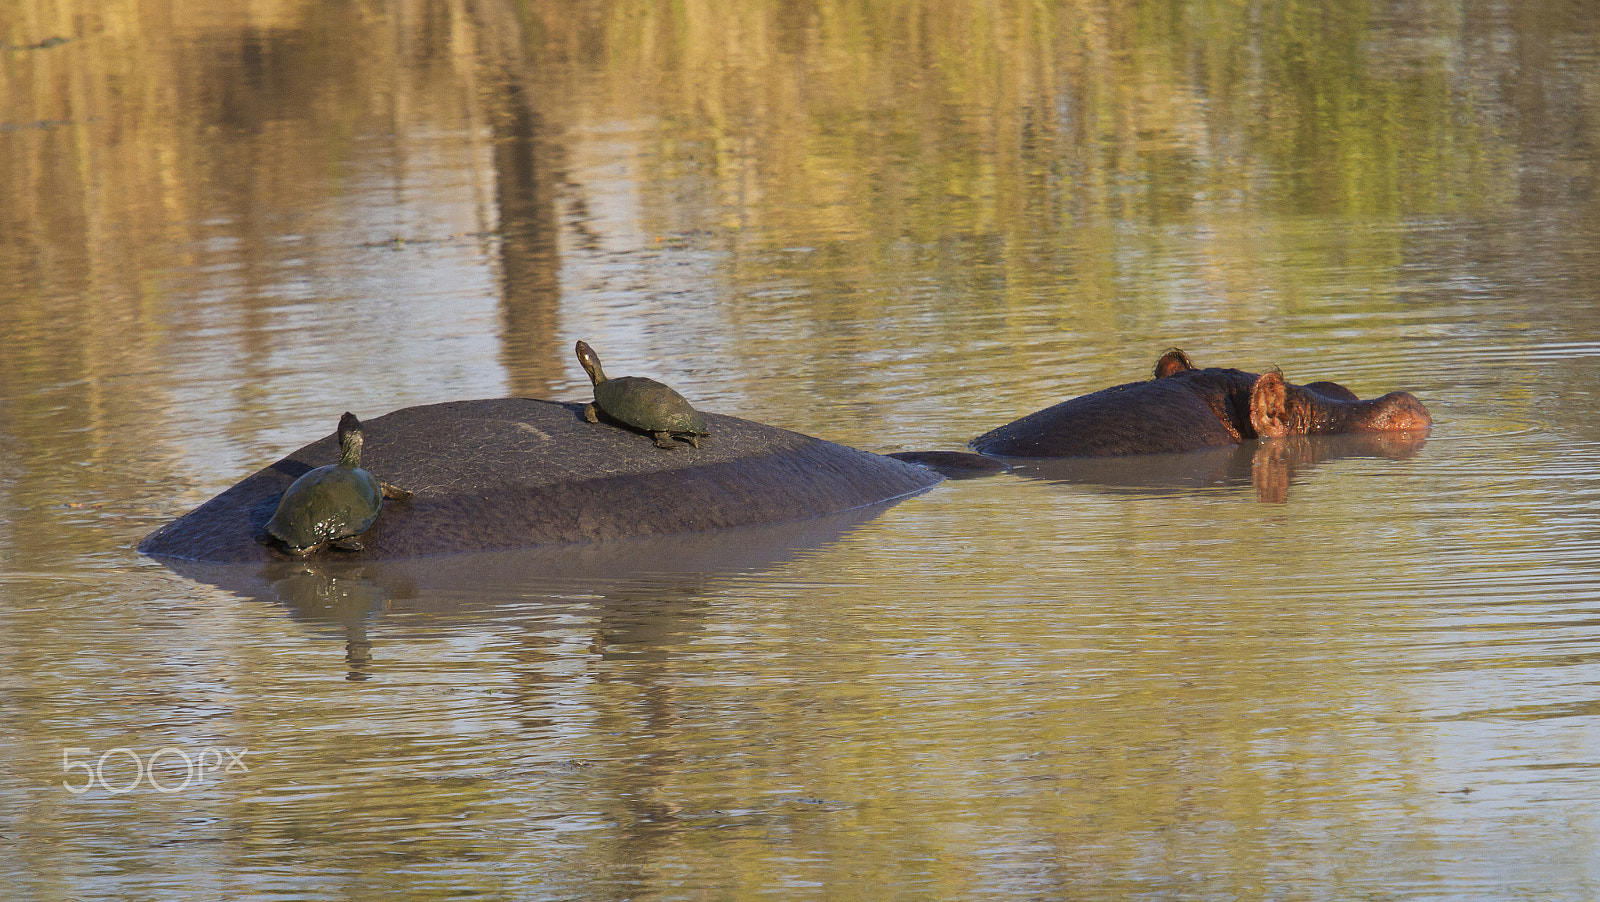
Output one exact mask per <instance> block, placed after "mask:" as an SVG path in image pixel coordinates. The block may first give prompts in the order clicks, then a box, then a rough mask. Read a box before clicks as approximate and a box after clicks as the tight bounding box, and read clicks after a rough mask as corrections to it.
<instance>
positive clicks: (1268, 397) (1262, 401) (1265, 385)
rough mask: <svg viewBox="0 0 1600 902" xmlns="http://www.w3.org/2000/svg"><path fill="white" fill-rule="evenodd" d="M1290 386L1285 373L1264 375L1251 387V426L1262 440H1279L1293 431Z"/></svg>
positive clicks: (1277, 372) (1271, 372)
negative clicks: (1284, 375) (1285, 380)
mask: <svg viewBox="0 0 1600 902" xmlns="http://www.w3.org/2000/svg"><path fill="white" fill-rule="evenodd" d="M1290 421H1291V418H1290V414H1289V384H1288V383H1287V382H1284V381H1283V373H1281V372H1279V371H1278V370H1271V371H1269V372H1265V373H1262V374H1261V375H1260V376H1259V377H1257V379H1256V383H1255V385H1252V386H1251V387H1250V426H1251V427H1252V428H1253V429H1255V431H1256V435H1257V436H1258V437H1260V438H1277V437H1279V436H1284V435H1288V434H1289V432H1290V430H1291V428H1292V427H1291V425H1290Z"/></svg>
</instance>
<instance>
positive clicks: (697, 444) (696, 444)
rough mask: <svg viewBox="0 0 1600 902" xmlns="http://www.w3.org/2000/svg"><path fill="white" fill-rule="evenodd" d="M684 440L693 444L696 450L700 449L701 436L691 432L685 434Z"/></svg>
mask: <svg viewBox="0 0 1600 902" xmlns="http://www.w3.org/2000/svg"><path fill="white" fill-rule="evenodd" d="M683 440H684V441H686V442H688V443H689V444H690V445H691V446H693V447H694V449H695V450H696V451H698V450H700V436H698V435H695V434H694V433H692V432H691V433H689V434H688V435H685V436H684V437H683Z"/></svg>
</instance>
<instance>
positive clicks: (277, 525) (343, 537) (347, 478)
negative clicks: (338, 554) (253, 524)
mask: <svg viewBox="0 0 1600 902" xmlns="http://www.w3.org/2000/svg"><path fill="white" fill-rule="evenodd" d="M365 436H366V433H365V430H363V429H362V428H361V421H360V420H358V419H356V415H355V414H353V413H350V412H349V411H346V412H345V415H344V416H342V417H340V418H339V462H338V463H336V464H328V465H327V466H325V467H317V468H316V469H315V470H312V471H310V472H308V473H306V474H304V475H302V476H301V477H300V478H299V479H296V480H295V481H294V484H293V485H291V486H289V489H288V491H286V492H284V493H283V499H282V500H281V501H279V502H278V510H277V512H275V513H274V514H273V515H272V519H271V520H270V521H268V523H267V533H268V535H270V536H272V538H274V539H277V540H278V542H279V544H280V546H281V547H282V548H283V550H284V551H287V552H289V553H290V554H294V555H301V554H310V553H312V552H314V551H320V550H322V549H323V548H325V547H332V548H336V549H338V550H340V551H360V550H361V548H362V545H361V539H360V536H361V534H362V533H364V532H366V531H367V530H368V529H369V528H370V527H371V526H372V524H373V522H374V521H376V520H377V519H378V513H379V512H380V511H382V510H383V499H385V498H394V499H403V498H410V497H411V493H410V492H408V491H406V490H405V489H401V488H396V487H395V486H392V485H390V484H389V483H387V482H384V481H383V480H381V479H379V478H378V477H376V476H374V475H372V474H371V473H369V472H367V471H366V470H363V469H361V446H362V444H363V443H364V441H365Z"/></svg>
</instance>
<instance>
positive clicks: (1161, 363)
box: [1155, 348, 1194, 379]
mask: <svg viewBox="0 0 1600 902" xmlns="http://www.w3.org/2000/svg"><path fill="white" fill-rule="evenodd" d="M1192 369H1194V364H1192V363H1190V362H1189V355H1188V354H1185V353H1183V352H1182V351H1180V350H1178V349H1177V348H1172V349H1170V350H1168V351H1167V353H1165V354H1162V355H1161V359H1160V360H1157V361H1156V370H1155V373H1156V375H1155V377H1156V378H1157V379H1165V378H1167V377H1168V376H1176V375H1178V374H1179V373H1186V372H1188V371H1189V370H1192Z"/></svg>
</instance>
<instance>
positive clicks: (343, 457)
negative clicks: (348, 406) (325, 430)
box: [339, 410, 366, 469]
mask: <svg viewBox="0 0 1600 902" xmlns="http://www.w3.org/2000/svg"><path fill="white" fill-rule="evenodd" d="M365 438H366V433H365V431H364V430H363V429H362V428H361V421H360V420H358V419H356V415H355V414H353V413H351V412H349V411H348V410H347V411H345V414H344V416H342V417H340V418H339V465H340V466H342V467H349V468H351V469H354V468H356V467H359V466H361V443H362V441H363V440H364V439H365Z"/></svg>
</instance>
